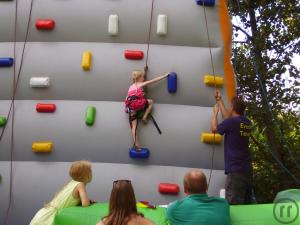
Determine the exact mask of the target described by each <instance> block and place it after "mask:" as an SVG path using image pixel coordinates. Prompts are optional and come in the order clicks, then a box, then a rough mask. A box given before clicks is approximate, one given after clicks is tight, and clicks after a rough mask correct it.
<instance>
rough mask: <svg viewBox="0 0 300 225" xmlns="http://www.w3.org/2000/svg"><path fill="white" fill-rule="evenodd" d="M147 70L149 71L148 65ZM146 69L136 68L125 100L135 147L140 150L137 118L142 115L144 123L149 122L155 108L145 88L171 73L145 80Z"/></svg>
mask: <svg viewBox="0 0 300 225" xmlns="http://www.w3.org/2000/svg"><path fill="white" fill-rule="evenodd" d="M145 71H147V68H146V67H145ZM145 71H142V70H135V71H133V72H132V79H131V85H130V87H129V89H128V93H127V97H126V100H125V106H126V112H127V113H128V114H129V123H130V127H131V134H132V140H133V148H135V149H136V150H138V151H139V150H141V146H140V144H139V141H138V137H137V120H138V118H140V117H142V121H143V123H147V120H148V116H149V114H150V113H151V111H152V108H153V100H152V99H147V98H146V97H145V92H144V90H143V88H144V87H146V86H147V85H149V84H153V83H156V82H159V81H161V80H163V79H165V78H167V76H168V74H169V73H166V74H164V75H162V76H159V77H156V78H154V79H152V80H148V81H145Z"/></svg>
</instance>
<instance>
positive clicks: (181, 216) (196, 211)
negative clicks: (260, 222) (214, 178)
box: [167, 194, 230, 225]
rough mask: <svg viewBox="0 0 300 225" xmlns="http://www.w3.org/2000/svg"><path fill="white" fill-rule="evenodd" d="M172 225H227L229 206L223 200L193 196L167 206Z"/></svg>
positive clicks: (203, 195)
mask: <svg viewBox="0 0 300 225" xmlns="http://www.w3.org/2000/svg"><path fill="white" fill-rule="evenodd" d="M167 216H168V219H169V220H170V222H171V224H172V225H208V224H209V225H219V224H220V225H229V224H230V217H229V204H228V202H227V201H226V200H225V199H222V198H218V197H208V196H207V194H193V195H189V196H187V197H186V198H184V199H182V200H180V201H175V202H174V203H171V204H170V205H169V206H168V210H167Z"/></svg>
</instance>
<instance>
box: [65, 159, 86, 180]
mask: <svg viewBox="0 0 300 225" xmlns="http://www.w3.org/2000/svg"><path fill="white" fill-rule="evenodd" d="M69 174H70V177H72V179H73V180H75V181H79V182H83V183H85V184H87V183H89V182H91V180H92V165H91V163H90V162H88V161H85V160H80V161H75V162H73V163H72V165H71V167H70V170H69Z"/></svg>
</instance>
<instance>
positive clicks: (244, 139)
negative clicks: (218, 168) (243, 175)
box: [217, 116, 252, 174]
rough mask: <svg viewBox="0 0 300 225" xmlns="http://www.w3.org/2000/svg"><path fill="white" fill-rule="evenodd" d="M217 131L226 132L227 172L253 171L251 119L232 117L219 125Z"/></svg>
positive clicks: (225, 153)
mask: <svg viewBox="0 0 300 225" xmlns="http://www.w3.org/2000/svg"><path fill="white" fill-rule="evenodd" d="M217 131H218V133H219V134H222V135H223V134H225V143H224V155H225V174H228V173H232V172H249V171H251V170H252V160H251V156H250V153H249V147H248V145H249V136H250V132H251V122H250V120H248V119H247V118H246V117H244V116H236V117H230V118H228V119H225V120H224V121H223V122H222V123H220V124H219V125H218V129H217Z"/></svg>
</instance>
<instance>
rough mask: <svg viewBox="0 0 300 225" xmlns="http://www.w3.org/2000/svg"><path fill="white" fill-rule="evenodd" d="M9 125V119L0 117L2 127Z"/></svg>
mask: <svg viewBox="0 0 300 225" xmlns="http://www.w3.org/2000/svg"><path fill="white" fill-rule="evenodd" d="M6 123H7V119H6V117H4V116H0V127H4V126H5V125H6Z"/></svg>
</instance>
